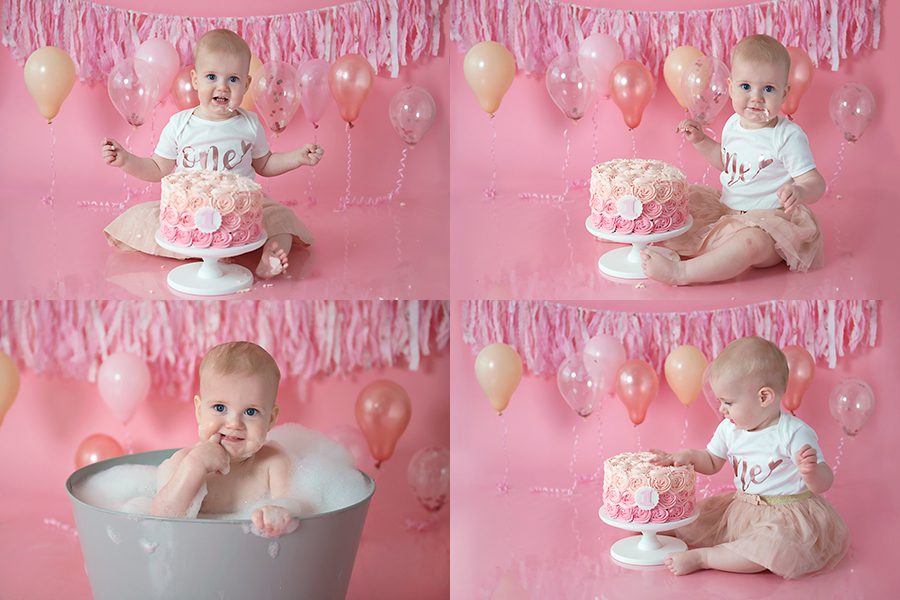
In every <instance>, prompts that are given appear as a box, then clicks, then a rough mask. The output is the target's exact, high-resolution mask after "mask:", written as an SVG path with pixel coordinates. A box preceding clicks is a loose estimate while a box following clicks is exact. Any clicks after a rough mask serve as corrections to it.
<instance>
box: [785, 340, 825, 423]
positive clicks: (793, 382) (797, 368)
mask: <svg viewBox="0 0 900 600" xmlns="http://www.w3.org/2000/svg"><path fill="white" fill-rule="evenodd" d="M782 352H784V357H785V358H786V359H787V364H788V384H787V389H786V390H785V391H784V395H783V396H782V397H781V405H782V406H783V407H784V408H786V409H787V410H789V411H791V414H794V413H795V412H796V411H797V409H798V408H800V403H801V402H802V401H803V394H805V393H806V390H807V389H808V388H809V386H810V384H811V383H812V380H813V376H814V375H815V374H816V359H814V358H813V357H812V356H811V355H810V353H809V352H808V351H807V350H806V348H803V347H802V346H796V345H791V346H785V347H784V348H782Z"/></svg>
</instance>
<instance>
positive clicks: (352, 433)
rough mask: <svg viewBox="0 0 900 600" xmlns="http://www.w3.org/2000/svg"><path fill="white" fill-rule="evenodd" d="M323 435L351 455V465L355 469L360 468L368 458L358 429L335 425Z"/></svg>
mask: <svg viewBox="0 0 900 600" xmlns="http://www.w3.org/2000/svg"><path fill="white" fill-rule="evenodd" d="M325 435H327V436H328V437H330V438H331V439H333V440H334V441H335V442H337V443H338V444H340V445H341V446H343V447H344V448H346V449H347V452H349V453H350V454H352V455H353V463H354V464H355V465H356V466H357V468H362V466H363V463H364V462H365V459H366V457H367V456H368V448H367V447H366V438H365V436H364V435H363V434H362V432H361V431H360V430H359V428H358V427H356V426H355V425H347V424H343V425H335V426H334V427H332V428H331V429H329V430H328V431H326V432H325Z"/></svg>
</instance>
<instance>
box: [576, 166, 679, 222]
mask: <svg viewBox="0 0 900 600" xmlns="http://www.w3.org/2000/svg"><path fill="white" fill-rule="evenodd" d="M687 217H688V198H687V180H686V179H685V176H684V173H682V172H681V171H679V170H678V169H677V168H675V167H673V166H672V165H670V164H668V163H665V162H663V161H661V160H645V159H640V158H634V159H631V158H620V159H616V160H611V161H609V162H605V163H601V164H599V165H596V166H595V167H594V168H593V169H591V222H592V223H594V225H595V226H596V227H597V228H598V229H600V230H601V231H603V232H605V233H618V234H632V235H647V234H651V233H663V232H666V231H672V230H673V229H678V228H679V227H681V226H682V225H684V224H685V223H686V222H687Z"/></svg>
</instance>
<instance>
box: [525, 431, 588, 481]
mask: <svg viewBox="0 0 900 600" xmlns="http://www.w3.org/2000/svg"><path fill="white" fill-rule="evenodd" d="M572 434H573V435H574V439H573V441H572V457H571V458H570V459H569V475H571V476H572V485H571V486H569V487H567V488H561V487H548V486H543V485H542V486H537V485H535V486H531V488H529V491H531V493H532V494H544V495H547V496H571V495H573V494H574V493H575V488H577V487H578V477H577V476H576V475H575V464H576V462H577V457H578V440H579V438H580V435H579V433H578V424H577V423H576V424H575V425H572Z"/></svg>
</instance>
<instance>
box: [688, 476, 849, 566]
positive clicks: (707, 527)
mask: <svg viewBox="0 0 900 600" xmlns="http://www.w3.org/2000/svg"><path fill="white" fill-rule="evenodd" d="M754 498H757V496H755V495H753V494H740V493H733V494H722V495H720V496H712V497H710V498H706V499H704V500H701V501H700V503H699V504H698V507H699V510H700V517H699V518H698V519H697V520H696V521H694V522H693V523H691V524H690V525H687V526H685V527H680V528H678V529H676V530H675V531H674V534H675V535H676V536H677V537H679V538H681V539H682V540H684V542H685V543H687V545H688V546H690V547H692V548H708V547H711V546H723V547H725V548H728V549H729V550H731V551H732V552H734V553H736V554H739V555H740V556H742V557H744V558H746V559H747V560H750V561H753V562H755V563H757V564H759V565H762V566H763V567H765V568H767V569H768V570H770V571H772V572H773V573H776V574H778V575H781V576H782V577H784V578H786V579H793V578H795V577H801V576H803V575H811V574H814V573H822V572H825V571H828V570H829V569H831V568H832V567H834V566H835V565H836V564H837V563H838V562H839V561H840V560H841V558H843V556H844V554H845V553H846V552H847V546H848V544H849V535H848V532H847V525H845V524H844V520H843V519H841V516H840V515H839V514H838V513H837V511H836V510H834V508H833V507H832V506H831V504H829V503H828V501H827V500H825V499H824V498H822V497H821V496H817V495H812V496H810V497H809V498H807V499H805V500H801V501H799V502H791V503H788V504H775V505H771V506H770V505H768V504H764V503H763V504H756V503H754V502H753V499H754Z"/></svg>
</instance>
